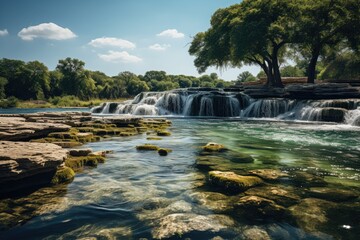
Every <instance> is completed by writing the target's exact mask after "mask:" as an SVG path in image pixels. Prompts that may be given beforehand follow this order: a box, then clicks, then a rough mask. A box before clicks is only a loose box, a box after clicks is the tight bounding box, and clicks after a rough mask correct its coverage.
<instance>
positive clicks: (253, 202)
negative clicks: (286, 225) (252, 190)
mask: <svg viewBox="0 0 360 240" xmlns="http://www.w3.org/2000/svg"><path fill="white" fill-rule="evenodd" d="M235 212H236V214H237V215H238V216H239V217H245V218H247V219H248V220H250V221H254V220H255V221H258V220H267V219H269V218H271V219H282V218H283V217H284V216H286V215H287V210H286V208H284V207H282V206H280V205H278V204H276V203H275V202H274V201H272V200H269V199H266V198H262V197H258V196H245V197H242V198H240V199H239V201H238V202H237V203H236V204H235Z"/></svg>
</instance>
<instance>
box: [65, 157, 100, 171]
mask: <svg viewBox="0 0 360 240" xmlns="http://www.w3.org/2000/svg"><path fill="white" fill-rule="evenodd" d="M104 162H105V157H103V156H99V155H91V156H90V155H89V156H81V157H69V158H67V159H66V160H65V166H67V167H70V168H72V169H73V170H74V171H78V170H80V169H82V168H83V167H84V166H89V167H96V166H97V165H98V163H104Z"/></svg>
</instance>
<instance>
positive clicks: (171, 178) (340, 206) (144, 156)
mask: <svg viewBox="0 0 360 240" xmlns="http://www.w3.org/2000/svg"><path fill="white" fill-rule="evenodd" d="M172 121H173V126H172V127H171V129H170V130H171V132H172V136H169V137H164V138H163V140H160V141H148V140H146V137H147V135H145V134H144V135H139V136H131V137H122V138H112V139H106V140H104V141H101V142H95V143H91V144H87V145H86V146H84V147H86V148H87V147H90V148H92V149H93V150H113V151H114V152H113V153H112V154H110V155H109V157H108V159H107V162H106V163H105V164H102V165H99V166H98V167H97V168H94V169H90V168H89V169H85V170H84V172H82V173H78V174H77V176H76V178H75V180H74V181H73V182H72V183H70V184H68V185H60V186H56V187H48V188H43V189H40V190H38V191H37V192H35V193H33V194H31V195H29V196H27V197H22V198H18V199H5V200H0V208H1V209H2V211H4V212H5V213H7V214H8V215H4V214H3V215H0V218H1V219H2V221H1V224H2V227H3V228H2V229H0V239H78V238H83V237H84V238H85V237H94V238H97V239H139V238H148V239H151V238H152V237H154V236H157V237H164V238H166V237H168V236H171V237H172V238H174V239H183V238H186V237H189V238H191V239H211V238H213V237H216V236H220V237H222V238H224V239H246V237H249V236H252V237H255V236H260V235H261V234H266V235H267V236H268V237H270V238H271V239H357V236H359V234H360V226H359V222H360V215H359V213H360V207H359V206H360V205H359V202H358V200H348V201H344V202H340V203H334V204H336V207H334V208H333V209H335V210H336V211H335V210H334V211H335V212H334V211H332V212H331V211H330V212H327V213H326V216H325V217H326V218H325V219H326V221H325V222H324V223H321V224H319V225H318V227H316V228H314V229H311V227H309V226H308V224H301V223H299V222H297V221H296V220H292V219H289V220H288V219H277V220H273V219H271V218H269V219H261V220H260V221H258V220H256V221H253V219H246V218H244V217H242V216H239V215H238V213H236V212H235V211H232V210H231V206H233V203H234V202H236V201H237V200H238V199H239V198H240V197H241V196H243V195H242V194H239V195H236V194H229V193H226V192H222V190H221V189H220V190H219V189H217V188H214V187H212V186H210V185H209V184H208V183H207V182H206V178H207V175H206V174H207V170H204V169H203V168H200V169H199V167H197V165H196V162H197V159H199V157H201V156H199V155H200V153H201V146H203V145H205V144H206V143H207V142H217V143H221V144H223V145H225V146H226V147H227V148H229V149H230V150H231V151H230V153H231V154H230V155H229V153H226V154H227V155H226V154H225V155H224V156H222V155H221V154H219V155H217V156H216V157H219V158H227V159H230V160H231V158H232V157H233V156H236V154H241V153H245V154H249V155H251V156H252V157H253V158H254V159H255V161H254V162H252V163H233V162H231V161H227V160H224V161H223V162H222V163H221V164H220V165H219V167H220V168H221V169H226V170H233V171H235V172H237V173H246V172H247V171H248V170H252V169H279V170H281V171H282V172H283V173H286V174H289V177H287V178H284V179H282V180H281V181H278V182H276V183H269V184H273V185H271V186H278V187H279V186H280V187H284V188H286V189H290V190H291V192H292V193H294V194H296V195H298V196H300V198H301V199H306V198H309V195H308V193H307V190H308V189H309V188H310V187H313V186H318V185H317V184H318V183H319V181H320V182H321V186H323V184H327V187H328V188H330V189H345V190H351V191H352V192H354V193H358V191H359V183H360V145H359V144H358V143H359V142H360V128H356V127H349V126H341V125H308V124H296V123H284V122H283V123H281V122H268V123H264V122H237V121H234V122H231V121H230V122H224V121H222V120H204V119H202V120H194V119H173V120H172ZM144 143H154V144H156V145H158V146H160V147H165V148H171V149H172V150H173V152H172V153H170V154H169V155H168V156H166V157H160V156H159V155H158V154H157V152H142V151H137V150H136V149H135V146H136V145H140V144H144ZM303 173H306V174H303ZM299 176H302V177H299ZM314 178H316V181H313V179H314ZM319 179H320V180H319ZM318 180H319V181H318ZM313 183H314V185H312V184H313ZM217 191H220V193H216V192H217ZM299 201H302V200H299ZM322 203H323V202H320V209H321V211H322V207H324V211H325V210H326V206H325V205H326V204H325V205H324V204H322ZM325 203H327V202H325ZM331 204H332V203H331ZM316 206H317V207H318V205H316ZM287 207H289V206H287ZM318 208H319V207H318ZM321 211H320V212H321ZM11 216H15V218H14V217H11ZM9 219H10V220H9ZM14 219H16V221H14ZM305 220H306V219H305ZM300 222H301V221H300ZM4 225H5V227H4ZM190 225H192V227H193V228H194V229H191V226H190ZM312 225H316V224H315V223H314V224H312ZM189 228H190V230H194V231H190V230H189V231H188V232H190V233H187V231H184V232H182V231H183V229H189ZM171 233H176V234H174V235H172V234H171ZM259 234H260V235H259Z"/></svg>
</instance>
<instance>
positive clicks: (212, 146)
mask: <svg viewBox="0 0 360 240" xmlns="http://www.w3.org/2000/svg"><path fill="white" fill-rule="evenodd" d="M203 150H204V151H206V152H224V151H226V150H227V148H225V147H224V145H222V144H219V143H214V142H209V143H208V144H206V145H205V146H204V147H203Z"/></svg>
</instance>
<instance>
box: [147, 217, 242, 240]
mask: <svg viewBox="0 0 360 240" xmlns="http://www.w3.org/2000/svg"><path fill="white" fill-rule="evenodd" d="M234 224H235V223H234V220H232V219H231V218H230V217H228V216H225V215H197V214H193V213H175V214H170V215H167V216H165V217H163V218H160V219H158V220H157V221H156V222H155V223H154V227H153V230H152V232H151V233H152V237H153V238H154V239H164V238H171V237H178V236H183V235H185V234H189V233H191V232H211V233H218V232H221V231H225V230H227V229H228V228H230V227H232V226H234Z"/></svg>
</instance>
